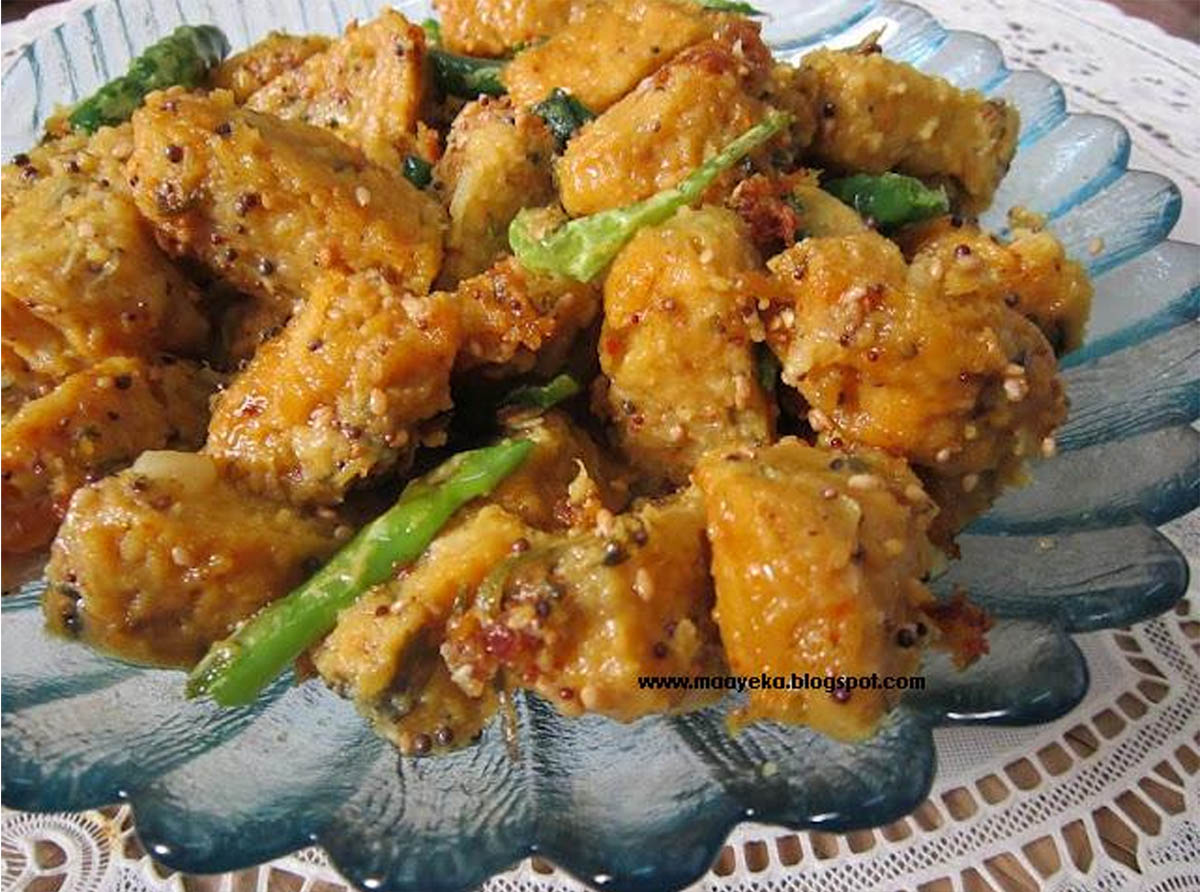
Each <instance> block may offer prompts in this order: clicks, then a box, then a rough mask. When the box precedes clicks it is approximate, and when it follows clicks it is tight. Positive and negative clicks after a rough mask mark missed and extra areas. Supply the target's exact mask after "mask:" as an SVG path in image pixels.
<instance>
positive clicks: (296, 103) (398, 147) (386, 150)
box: [247, 9, 427, 172]
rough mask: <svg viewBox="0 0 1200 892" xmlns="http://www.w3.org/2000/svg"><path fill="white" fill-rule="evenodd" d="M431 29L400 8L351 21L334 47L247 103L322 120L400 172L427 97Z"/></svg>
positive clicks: (298, 118)
mask: <svg viewBox="0 0 1200 892" xmlns="http://www.w3.org/2000/svg"><path fill="white" fill-rule="evenodd" d="M425 55H426V54H425V32H424V31H422V30H421V28H420V27H419V26H417V25H414V24H413V23H412V22H410V21H409V20H408V19H406V18H405V17H404V16H402V15H401V14H400V13H398V12H396V11H395V10H394V9H385V10H384V11H383V12H381V13H380V14H379V16H378V17H377V18H375V19H372V20H371V21H370V22H367V23H366V24H361V25H360V24H358V23H357V22H355V23H351V25H350V26H349V27H348V28H347V29H346V33H345V34H343V35H342V36H341V37H339V38H338V39H337V40H335V41H333V43H332V44H330V45H329V47H328V49H326V50H324V51H323V52H320V53H317V54H315V55H312V56H310V57H309V58H308V59H306V60H305V61H304V63H303V64H301V65H300V66H298V67H296V68H292V69H291V70H290V71H285V72H283V73H282V74H280V75H279V76H278V77H276V78H274V79H273V80H272V81H271V82H270V83H269V84H267V85H266V86H265V87H263V88H262V89H261V90H259V91H258V92H257V93H255V94H254V95H253V96H251V97H250V99H249V101H248V103H247V104H248V106H249V107H250V108H252V109H254V110H255V111H259V112H266V113H268V114H271V115H275V116H276V117H279V118H285V119H287V120H292V121H303V122H304V123H306V124H311V125H313V126H314V127H323V128H327V129H329V130H330V131H331V132H333V133H334V134H335V135H336V136H337V137H338V138H339V139H343V140H345V141H346V142H348V143H350V144H352V145H354V146H357V147H358V148H360V149H362V151H363V152H364V153H365V154H366V156H367V157H368V158H370V159H371V160H372V161H374V162H375V163H376V164H380V165H382V166H383V167H385V168H387V169H388V170H391V171H395V172H399V171H400V165H401V163H402V162H403V161H404V156H405V155H407V154H409V153H410V152H411V151H412V150H413V147H414V145H415V142H414V136H415V134H416V131H417V120H418V117H419V115H420V111H421V104H422V102H424V99H425V90H426V83H425V79H426V76H427V75H426V64H425Z"/></svg>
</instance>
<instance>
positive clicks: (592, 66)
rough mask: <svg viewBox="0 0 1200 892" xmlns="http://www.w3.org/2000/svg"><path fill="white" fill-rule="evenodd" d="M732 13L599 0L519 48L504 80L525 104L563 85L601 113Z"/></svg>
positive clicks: (683, 0) (657, 0) (678, 3)
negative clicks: (547, 34) (540, 39)
mask: <svg viewBox="0 0 1200 892" xmlns="http://www.w3.org/2000/svg"><path fill="white" fill-rule="evenodd" d="M730 20H731V17H730V16H724V15H719V14H715V13H712V12H709V11H707V10H705V9H704V7H702V6H701V5H700V4H699V3H691V2H688V0H614V2H608V0H593V2H590V3H588V4H587V5H586V6H583V7H582V8H580V9H579V10H577V11H576V12H575V14H574V15H573V16H572V20H571V22H570V24H568V25H567V26H566V27H565V28H562V29H561V30H559V31H557V32H555V33H554V34H553V35H552V36H551V37H550V38H549V39H548V40H545V41H543V42H541V43H538V44H535V45H534V46H531V47H529V48H527V49H525V50H522V51H521V52H519V53H517V55H516V57H515V58H514V59H513V60H512V61H511V62H509V63H508V64H507V65H506V66H505V68H504V84H505V86H507V87H508V92H509V93H510V94H511V95H512V97H513V101H514V102H515V103H516V104H517V105H518V106H529V105H533V104H534V103H535V102H541V101H542V100H543V99H545V98H546V97H547V96H548V95H549V94H550V91H551V90H553V89H554V88H555V87H561V88H563V89H564V90H567V91H568V92H569V93H571V94H572V95H573V96H574V97H575V98H576V99H578V100H579V101H580V102H582V103H583V104H584V105H586V106H587V107H588V108H589V109H591V110H592V111H593V112H595V113H596V114H599V113H600V112H602V111H604V110H605V109H606V108H608V107H609V106H610V105H612V104H613V103H614V102H616V101H617V100H618V99H620V98H621V97H622V96H624V95H625V94H626V93H628V92H629V91H630V90H632V89H633V88H634V87H635V86H636V85H637V83H638V81H640V80H641V79H642V78H644V77H646V76H647V75H649V74H653V73H654V72H655V71H657V70H658V69H659V68H661V67H662V66H663V65H664V64H666V62H667V61H668V60H669V59H670V58H671V57H672V56H674V55H675V54H676V53H678V52H679V51H680V50H682V49H684V48H685V47H689V46H691V45H692V44H694V43H699V42H700V41H701V40H704V39H705V38H706V37H709V36H710V35H711V34H712V33H713V31H714V30H716V29H717V28H718V27H720V26H721V25H722V24H723V23H725V22H728V21H730Z"/></svg>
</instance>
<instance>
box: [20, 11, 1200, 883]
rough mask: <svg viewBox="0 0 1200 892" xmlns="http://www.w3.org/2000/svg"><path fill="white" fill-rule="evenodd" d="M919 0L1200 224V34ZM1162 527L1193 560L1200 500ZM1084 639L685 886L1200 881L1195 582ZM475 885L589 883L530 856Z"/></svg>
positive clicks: (64, 836) (48, 856)
mask: <svg viewBox="0 0 1200 892" xmlns="http://www.w3.org/2000/svg"><path fill="white" fill-rule="evenodd" d="M921 2H922V5H924V6H925V7H926V8H927V9H929V11H930V12H932V13H933V14H934V15H935V16H936V17H937V18H939V19H940V20H941V21H942V22H943V23H945V24H946V25H947V26H949V27H955V28H964V29H969V30H973V31H979V32H982V33H985V34H988V35H990V36H992V37H993V38H995V39H996V40H997V41H998V42H999V43H1000V45H1001V47H1002V49H1003V50H1004V54H1005V57H1006V58H1007V59H1008V61H1009V65H1010V66H1011V67H1013V68H1025V67H1036V68H1040V69H1041V70H1043V71H1045V72H1046V73H1047V74H1049V75H1051V76H1053V77H1054V78H1056V79H1057V80H1058V81H1059V82H1060V83H1061V84H1062V85H1063V87H1064V88H1065V90H1066V94H1067V101H1068V103H1069V104H1070V105H1071V106H1072V110H1076V111H1088V112H1097V113H1101V114H1106V115H1110V116H1112V117H1115V118H1117V119H1118V120H1119V121H1121V122H1122V123H1123V124H1124V125H1125V126H1126V127H1127V128H1128V130H1129V132H1130V134H1131V135H1132V137H1133V143H1134V148H1133V155H1132V159H1131V161H1130V166H1131V167H1139V168H1146V169H1149V170H1156V171H1160V172H1162V173H1165V174H1166V175H1168V176H1170V177H1171V178H1172V179H1174V180H1175V182H1177V183H1178V184H1179V185H1180V187H1181V188H1182V189H1183V192H1184V205H1183V215H1182V217H1181V219H1180V221H1179V224H1178V226H1177V227H1176V229H1175V232H1174V238H1176V239H1182V240H1185V241H1197V240H1200V165H1198V161H1200V127H1198V126H1197V125H1196V120H1195V110H1194V105H1193V98H1194V96H1195V95H1197V92H1198V91H1200V47H1197V46H1196V45H1195V44H1192V43H1188V42H1186V41H1183V40H1179V39H1177V38H1173V37H1170V36H1168V35H1166V34H1165V33H1163V32H1162V31H1161V30H1159V29H1158V28H1156V27H1155V26H1153V25H1151V24H1149V23H1147V22H1143V21H1140V20H1136V19H1132V18H1130V17H1128V16H1125V15H1124V14H1122V13H1121V12H1120V11H1118V10H1117V9H1116V8H1114V7H1111V6H1109V5H1107V4H1104V3H1100V2H1096V0H1021V2H1015V0H921ZM69 5H70V4H64V6H69ZM62 15H63V10H62V9H61V8H54V7H52V8H47V9H44V10H40V11H39V12H38V13H35V14H34V15H33V16H31V17H30V18H29V19H27V20H25V21H24V22H22V23H20V24H19V25H17V26H16V27H14V26H12V25H6V26H5V27H4V32H3V38H4V40H3V43H4V48H5V50H6V51H7V50H9V49H11V48H12V47H13V46H15V45H19V44H20V43H22V42H24V40H26V39H27V37H28V35H29V34H30V32H31V31H33V32H34V33H36V31H37V30H39V29H41V28H44V27H48V26H52V25H53V24H55V23H57V22H58V21H60V20H61V18H62ZM1166 531H1167V533H1168V535H1169V536H1170V537H1171V538H1172V539H1173V540H1174V541H1175V542H1176V543H1177V544H1179V545H1180V546H1181V547H1182V548H1183V550H1184V551H1185V552H1186V553H1187V554H1188V555H1189V558H1190V559H1191V560H1192V563H1193V566H1195V565H1196V556H1197V555H1200V515H1197V514H1193V515H1191V516H1189V517H1185V518H1182V519H1180V520H1178V521H1175V522H1174V523H1172V524H1171V525H1169V526H1168V527H1167V528H1166ZM1078 641H1079V644H1080V646H1081V648H1082V649H1083V652H1084V654H1085V655H1086V657H1087V660H1088V666H1089V668H1090V670H1091V676H1092V686H1091V691H1090V693H1089V694H1088V696H1087V698H1086V699H1085V700H1084V702H1083V703H1082V704H1080V705H1079V707H1077V708H1076V709H1075V710H1074V711H1072V712H1071V713H1070V714H1069V715H1067V716H1064V717H1063V718H1062V719H1059V720H1058V721H1056V722H1052V723H1050V724H1048V725H1044V726H1040V727H1036V728H1014V729H1004V728H943V729H939V730H938V731H937V732H936V733H935V738H936V741H937V747H938V761H939V765H938V778H937V781H936V783H935V784H934V788H933V790H932V792H931V793H930V797H929V799H928V800H927V801H926V802H925V803H924V804H923V805H922V806H921V807H920V808H919V809H918V810H917V811H916V812H915V813H914V814H913V815H911V816H909V817H908V818H906V819H904V820H901V821H898V822H896V823H895V824H892V825H890V826H888V827H884V828H880V829H878V830H874V831H863V832H859V833H852V834H849V835H845V836H837V835H829V834H820V833H812V834H807V833H804V834H796V833H791V832H787V831H782V830H779V829H777V828H771V827H765V826H759V825H754V824H744V825H742V826H741V827H740V828H738V830H737V831H736V832H735V833H734V834H733V835H732V837H731V838H730V840H729V844H728V845H727V846H726V847H725V850H724V851H723V853H722V855H721V858H720V859H719V861H718V862H717V864H716V866H715V867H714V868H713V870H712V871H711V872H710V873H709V874H708V875H707V876H706V877H704V879H702V880H701V881H700V883H698V884H697V887H696V888H700V889H737V890H749V889H762V888H766V887H769V888H771V889H781V890H797V892H799V890H814V892H815V890H846V892H852V890H865V889H898V888H905V889H918V890H920V892H949V890H969V892H976V890H1026V889H1029V890H1036V889H1051V890H1089V892H1092V890H1127V889H1147V890H1161V892H1168V890H1178V892H1183V890H1196V889H1200V658H1198V653H1200V592H1198V591H1197V589H1196V587H1195V586H1193V588H1192V590H1191V592H1190V593H1189V597H1188V599H1187V600H1186V601H1185V602H1184V603H1183V604H1181V605H1180V607H1179V608H1178V609H1177V610H1176V611H1175V612H1174V613H1172V614H1170V615H1167V616H1164V617H1161V618H1159V619H1157V620H1154V621H1152V622H1148V623H1144V624H1142V625H1140V626H1137V627H1136V628H1133V629H1125V630H1118V631H1115V632H1096V633H1092V634H1088V635H1082V636H1079V638H1078ZM667 856H668V857H669V854H668V855H667ZM3 864H4V873H3V877H4V887H5V888H6V889H33V890H36V892H51V890H56V889H57V890H61V892H85V890H87V892H91V890H97V892H99V890H103V892H115V890H121V892H135V890H136V892H142V890H150V889H160V888H165V889H180V888H185V887H186V888H207V889H221V890H230V892H233V890H248V889H258V890H268V889H270V890H272V892H274V890H288V892H310V890H313V892H318V890H319V892H337V890H341V889H344V885H345V884H344V883H343V882H342V881H341V880H340V878H339V877H338V876H337V874H336V873H335V872H334V871H333V870H332V869H331V868H330V867H329V865H328V862H327V861H326V859H325V857H324V855H323V854H322V853H321V852H320V851H318V850H316V849H310V850H306V851H303V852H299V853H296V854H295V855H292V856H289V857H286V858H281V859H279V860H278V861H275V862H272V863H271V864H269V865H264V866H262V867H260V868H255V869H252V870H249V871H243V872H241V873H239V874H228V875H224V876H220V877H182V876H179V875H173V874H170V873H168V872H166V871H164V870H163V869H162V868H160V867H158V866H157V865H155V864H154V863H153V862H152V861H151V860H150V859H149V858H148V857H146V856H145V854H144V853H143V852H142V851H141V850H140V849H139V847H138V845H137V842H136V839H135V838H134V836H133V832H132V828H131V826H130V822H129V816H128V814H127V810H126V809H124V808H121V809H113V810H107V811H105V812H87V813H83V814H63V815H30V814H18V813H15V812H9V811H6V812H5V813H4V816H3ZM486 888H487V889H489V890H491V892H502V890H503V892H517V890H521V892H533V890H539V892H540V890H549V889H564V888H566V889H582V887H581V886H580V885H579V884H578V883H575V882H573V881H572V880H570V879H569V878H567V877H564V876H563V875H562V874H560V873H558V872H556V871H553V869H552V868H550V867H549V866H548V865H546V864H543V863H539V862H538V861H536V860H533V861H529V860H527V861H525V862H523V863H521V864H520V865H518V866H517V867H516V868H515V869H513V870H512V871H509V872H507V873H504V874H501V875H499V876H497V877H495V878H493V879H492V881H491V882H490V883H489V884H488V885H487V887H486Z"/></svg>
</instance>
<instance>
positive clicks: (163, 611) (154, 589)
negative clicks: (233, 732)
mask: <svg viewBox="0 0 1200 892" xmlns="http://www.w3.org/2000/svg"><path fill="white" fill-rule="evenodd" d="M349 532H350V528H349V527H340V528H339V525H338V523H337V519H336V517H335V516H334V515H333V513H332V512H324V513H311V514H310V513H305V512H301V511H299V510H297V509H294V508H289V507H287V506H285V505H281V504H279V503H278V502H274V501H269V500H266V499H259V498H256V497H253V496H250V495H248V494H246V493H245V492H242V491H240V490H238V489H235V488H234V487H233V486H232V485H230V483H229V482H228V481H226V480H225V479H224V478H223V477H222V476H221V474H220V473H219V470H218V467H217V464H216V463H215V462H214V461H213V460H212V459H210V458H208V457H206V456H204V455H200V454H197V453H191V452H147V453H144V454H143V455H142V456H141V457H140V458H139V459H138V460H137V462H135V463H134V465H133V467H132V468H127V469H126V470H124V471H121V472H120V473H119V474H115V475H113V476H111V477H107V478H105V479H104V480H101V481H99V482H98V483H93V484H92V485H90V486H86V487H84V488H83V489H81V490H79V491H78V492H77V493H76V494H75V497H74V498H73V499H72V500H71V506H70V509H69V510H68V511H67V516H66V519H65V520H64V521H63V526H62V529H61V530H60V531H59V534H58V537H57V538H56V539H55V540H54V545H53V547H52V549H51V553H50V563H49V565H48V566H47V568H46V575H47V580H48V583H49V584H48V586H47V589H46V595H45V598H44V600H43V609H44V610H45V612H46V619H47V621H48V622H49V624H50V627H51V628H53V629H56V630H57V631H59V632H62V633H64V634H67V635H71V636H75V637H78V638H80V639H81V640H83V641H85V642H87V643H88V644H90V645H92V646H94V647H97V648H99V649H101V650H104V651H108V652H110V653H113V654H115V655H117V656H120V657H122V658H123V659H128V660H133V661H135V662H140V663H153V664H159V665H168V666H190V665H191V664H192V663H194V662H195V661H196V660H198V659H200V657H202V656H203V655H204V653H205V652H206V651H207V650H208V646H209V645H210V644H212V643H213V642H214V641H218V640H220V639H221V638H224V637H225V636H226V635H228V634H229V633H230V632H231V631H233V628H234V626H236V625H237V623H239V622H240V621H242V620H244V619H246V618H247V617H248V616H250V615H251V614H253V613H254V612H255V611H257V610H258V609H259V608H260V607H262V606H263V605H264V604H267V603H268V602H270V601H272V600H274V599H275V598H279V597H281V596H283V595H285V594H287V592H288V591H290V590H291V589H292V588H294V587H295V586H296V585H299V584H300V583H301V582H302V581H303V580H304V579H305V577H307V576H309V575H311V573H312V572H313V571H314V570H315V569H316V567H318V566H320V564H321V563H322V562H323V561H324V560H325V559H326V558H327V557H329V555H331V554H332V553H333V552H334V551H335V550H336V549H337V548H338V546H339V545H340V544H341V541H342V539H343V538H344V537H345V536H346V535H349Z"/></svg>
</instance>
